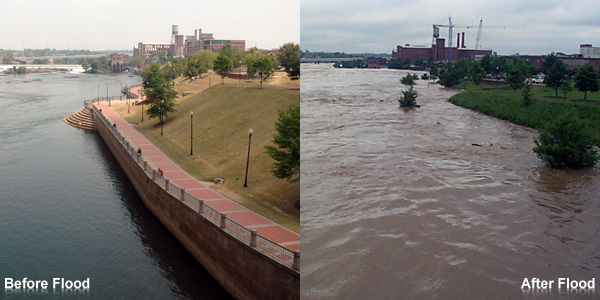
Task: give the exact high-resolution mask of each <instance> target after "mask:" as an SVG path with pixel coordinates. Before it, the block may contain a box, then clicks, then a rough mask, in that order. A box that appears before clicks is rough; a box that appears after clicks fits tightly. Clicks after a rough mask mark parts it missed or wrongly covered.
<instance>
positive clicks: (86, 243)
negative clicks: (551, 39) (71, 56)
mask: <svg viewBox="0 0 600 300" xmlns="http://www.w3.org/2000/svg"><path fill="white" fill-rule="evenodd" d="M121 82H122V84H123V86H125V85H128V84H129V85H133V84H138V83H139V82H140V77H139V76H133V75H127V74H119V75H86V74H69V73H60V72H59V73H49V74H27V75H6V74H0V107H1V109H0V178H2V179H1V180H0V277H2V280H3V284H4V283H5V279H6V278H12V279H14V280H22V279H23V278H24V277H27V278H28V279H29V280H45V281H48V282H49V283H50V285H52V280H53V278H65V279H66V280H71V281H75V280H85V279H86V278H89V279H90V288H89V289H87V290H86V289H79V290H77V289H74V290H60V289H58V290H53V289H52V287H50V288H48V289H47V290H46V292H44V291H43V290H42V289H38V290H29V291H25V293H23V292H22V291H21V292H19V291H18V290H15V289H3V290H2V291H1V292H0V298H9V299H22V298H28V299H31V298H34V299H38V298H39V299H41V298H58V299H62V298H71V297H73V296H77V297H81V296H84V297H85V298H86V299H230V298H231V297H230V296H229V294H227V292H226V291H225V290H224V289H223V288H222V287H221V286H220V285H219V283H218V282H217V281H216V280H214V279H213V278H212V277H211V276H210V274H209V273H208V272H207V271H206V270H205V269H204V268H203V267H202V266H201V265H200V264H199V263H198V262H197V261H196V260H195V259H194V258H193V257H192V256H191V255H190V254H189V253H188V252H187V251H186V250H185V248H184V247H183V246H182V245H181V244H180V243H179V242H178V241H177V240H176V239H175V238H174V237H173V236H172V235H171V234H170V233H169V232H168V231H167V230H166V228H165V227H164V226H163V225H162V224H161V223H160V222H159V221H158V219H156V218H155V217H154V216H153V215H152V214H151V213H150V212H149V211H148V210H147V209H146V207H145V206H144V204H143V202H142V200H141V199H140V198H139V196H138V195H137V193H136V191H135V190H134V188H133V186H132V185H131V184H130V183H129V181H128V180H127V177H126V176H125V174H124V173H123V171H122V170H121V168H120V166H119V164H118V163H117V161H116V160H115V159H114V157H113V156H112V154H111V152H110V150H109V149H108V148H107V147H106V145H105V144H104V141H103V140H102V138H101V137H100V136H99V135H98V134H97V133H96V132H89V131H85V130H81V129H77V128H73V127H71V126H69V125H67V124H65V123H64V122H63V120H62V119H63V118H64V117H66V116H67V115H68V114H69V113H72V112H74V111H76V110H79V109H81V108H82V107H83V100H85V99H92V98H95V97H97V95H98V93H99V94H100V96H101V97H102V96H106V95H107V83H108V95H111V96H113V95H119V93H120V92H119V91H120V88H121Z"/></svg>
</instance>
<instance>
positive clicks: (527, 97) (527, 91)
mask: <svg viewBox="0 0 600 300" xmlns="http://www.w3.org/2000/svg"><path fill="white" fill-rule="evenodd" d="M522 95H523V106H525V107H528V106H529V105H530V104H531V85H530V84H526V85H525V88H523V94H522Z"/></svg>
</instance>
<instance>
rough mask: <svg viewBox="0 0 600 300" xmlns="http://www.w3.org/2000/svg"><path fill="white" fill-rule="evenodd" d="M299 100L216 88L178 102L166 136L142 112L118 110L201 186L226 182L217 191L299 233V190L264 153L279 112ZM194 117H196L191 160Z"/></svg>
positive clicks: (273, 91) (284, 93)
mask: <svg viewBox="0 0 600 300" xmlns="http://www.w3.org/2000/svg"><path fill="white" fill-rule="evenodd" d="M219 83H220V81H219ZM297 86H298V87H299V82H298V83H297ZM298 95H299V88H298V89H289V88H281V86H276V87H269V86H267V87H265V88H263V89H258V88H256V87H255V86H254V84H247V83H244V82H242V83H230V84H225V85H215V86H212V87H210V88H207V89H204V90H202V91H201V92H199V93H197V94H194V95H190V96H187V97H183V98H180V99H178V100H177V106H176V109H177V112H176V113H174V114H172V115H170V116H169V117H168V118H166V119H165V123H164V135H163V136H161V135H160V123H159V120H158V119H157V118H154V119H148V116H147V115H145V116H144V122H143V123H142V122H141V106H135V107H132V108H131V113H128V112H127V106H121V107H115V108H114V110H115V111H117V112H118V113H119V114H120V115H121V116H122V117H123V118H124V119H125V120H127V121H128V122H129V123H131V124H134V125H133V127H134V128H136V129H137V130H138V131H139V132H140V133H142V134H143V135H144V136H146V138H148V140H150V141H151V142H152V143H153V144H154V145H156V146H157V147H158V148H159V149H160V150H161V151H163V153H165V154H166V155H167V156H169V157H170V158H171V159H172V160H173V161H174V162H175V163H177V164H178V165H179V166H181V167H182V168H183V169H184V170H185V171H186V172H187V173H188V174H190V175H191V176H193V177H195V178H196V179H198V180H202V181H212V180H213V179H214V178H217V177H220V178H224V179H225V183H224V184H218V185H214V186H213V189H215V190H216V191H218V192H220V193H222V194H224V195H226V196H228V197H230V198H231V199H233V200H235V201H237V202H239V203H240V204H242V205H244V206H246V207H247V208H249V209H251V210H253V211H255V212H257V213H259V214H261V215H263V216H265V217H267V218H269V219H271V220H272V221H274V222H277V223H279V224H281V225H282V226H284V227H286V228H288V229H290V230H292V231H295V232H297V233H299V232H300V209H299V208H300V184H299V182H293V183H289V182H287V180H283V179H278V178H276V177H275V176H273V174H272V173H271V172H270V170H271V168H272V166H273V163H274V162H275V161H274V160H273V159H272V158H271V157H270V156H269V155H268V154H267V153H266V152H265V148H264V146H266V145H273V143H272V140H273V136H274V135H275V134H276V130H275V121H276V120H277V118H278V112H277V111H278V110H279V109H287V108H288V107H289V105H290V104H295V105H299V104H300V100H299V96H298ZM145 108H146V107H145ZM190 111H193V112H194V116H193V132H194V138H193V143H194V145H193V147H194V148H193V153H194V155H192V156H190V131H191V130H190V126H191V118H190ZM250 128H252V130H253V131H254V133H253V135H252V144H251V151H250V164H249V171H248V187H247V188H244V187H243V184H244V175H245V171H246V158H247V153H248V130H249V129H250Z"/></svg>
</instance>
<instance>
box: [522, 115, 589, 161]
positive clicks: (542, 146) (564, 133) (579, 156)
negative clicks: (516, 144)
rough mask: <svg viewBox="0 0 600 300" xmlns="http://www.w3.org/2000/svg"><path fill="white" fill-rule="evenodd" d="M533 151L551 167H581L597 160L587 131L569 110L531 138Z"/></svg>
mask: <svg viewBox="0 0 600 300" xmlns="http://www.w3.org/2000/svg"><path fill="white" fill-rule="evenodd" d="M535 145H536V146H535V147H534V148H533V151H534V152H535V153H536V154H537V155H538V157H540V158H541V159H542V160H543V161H545V162H546V163H548V164H549V165H550V167H552V168H555V169H581V168H585V167H591V166H593V165H595V164H596V161H598V152H597V150H596V149H595V148H594V141H593V137H592V134H591V132H590V131H589V129H588V128H586V127H585V126H584V124H583V122H582V121H581V120H580V119H579V118H578V117H576V116H574V114H573V113H567V114H565V115H562V116H560V117H558V118H557V119H556V120H555V121H554V122H552V123H550V124H549V125H548V126H547V127H546V128H544V129H543V130H542V131H541V132H540V135H539V136H538V137H537V138H536V139H535Z"/></svg>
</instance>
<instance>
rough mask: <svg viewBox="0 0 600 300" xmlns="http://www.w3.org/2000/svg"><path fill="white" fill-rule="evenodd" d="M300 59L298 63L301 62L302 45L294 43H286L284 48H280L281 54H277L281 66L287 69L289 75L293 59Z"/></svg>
mask: <svg viewBox="0 0 600 300" xmlns="http://www.w3.org/2000/svg"><path fill="white" fill-rule="evenodd" d="M295 57H298V61H300V45H299V44H294V43H285V44H283V46H281V47H279V52H278V53H277V59H279V62H280V63H281V66H283V67H284V68H285V71H286V72H288V73H289V69H290V67H291V66H290V62H291V61H292V59H293V58H295Z"/></svg>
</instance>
